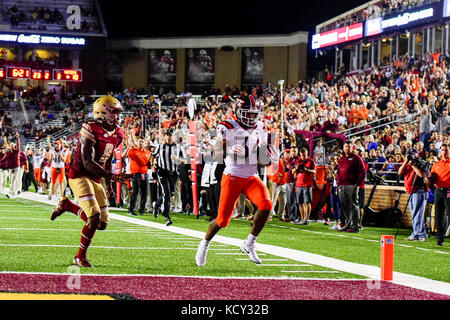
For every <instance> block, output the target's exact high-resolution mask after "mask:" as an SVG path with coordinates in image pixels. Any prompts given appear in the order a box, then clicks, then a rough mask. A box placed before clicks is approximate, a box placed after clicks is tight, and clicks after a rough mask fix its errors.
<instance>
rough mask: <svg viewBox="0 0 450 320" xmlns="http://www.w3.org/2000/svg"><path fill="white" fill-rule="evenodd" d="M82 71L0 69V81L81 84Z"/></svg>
mask: <svg viewBox="0 0 450 320" xmlns="http://www.w3.org/2000/svg"><path fill="white" fill-rule="evenodd" d="M82 74H83V71H82V70H81V69H77V70H72V69H53V70H36V69H31V68H21V67H6V68H4V67H0V79H4V78H7V79H32V80H44V81H50V80H54V81H55V80H56V81H71V82H81V81H82V80H83V78H82Z"/></svg>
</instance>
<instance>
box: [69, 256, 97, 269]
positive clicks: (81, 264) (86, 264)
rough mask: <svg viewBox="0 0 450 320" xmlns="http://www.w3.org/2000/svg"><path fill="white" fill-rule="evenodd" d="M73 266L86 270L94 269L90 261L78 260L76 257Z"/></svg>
mask: <svg viewBox="0 0 450 320" xmlns="http://www.w3.org/2000/svg"><path fill="white" fill-rule="evenodd" d="M73 264H74V265H76V266H78V267H85V268H92V267H93V265H92V264H91V263H90V261H89V260H88V259H86V258H78V257H75V258H74V259H73Z"/></svg>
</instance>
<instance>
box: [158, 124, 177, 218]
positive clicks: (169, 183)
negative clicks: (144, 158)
mask: <svg viewBox="0 0 450 320" xmlns="http://www.w3.org/2000/svg"><path fill="white" fill-rule="evenodd" d="M172 134H173V130H172V129H167V130H166V132H165V143H164V144H158V145H157V147H156V150H155V153H154V156H155V157H156V158H157V161H158V167H157V170H158V182H159V184H160V186H161V190H162V193H161V196H160V197H159V198H158V200H156V202H155V204H154V208H153V215H154V216H155V217H157V216H158V210H159V208H160V207H161V203H163V205H164V209H163V212H162V215H163V216H164V217H165V218H166V226H170V225H171V224H172V223H173V222H172V220H171V219H170V197H171V196H173V194H174V192H175V183H176V181H177V179H178V174H177V166H178V162H179V160H180V158H179V157H178V156H177V155H179V154H180V150H179V149H180V147H179V145H177V144H175V142H174V140H173V137H172Z"/></svg>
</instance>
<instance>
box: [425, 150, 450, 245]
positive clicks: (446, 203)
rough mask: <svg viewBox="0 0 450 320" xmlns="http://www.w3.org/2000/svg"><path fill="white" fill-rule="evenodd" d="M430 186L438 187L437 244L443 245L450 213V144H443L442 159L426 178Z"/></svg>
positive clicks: (435, 193) (436, 191)
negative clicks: (447, 218) (447, 217)
mask: <svg viewBox="0 0 450 320" xmlns="http://www.w3.org/2000/svg"><path fill="white" fill-rule="evenodd" d="M425 183H426V184H427V186H428V187H429V188H433V187H436V189H435V191H434V205H435V214H436V227H437V230H436V240H437V242H436V244H437V245H438V246H442V245H443V243H444V234H445V229H446V221H445V220H446V219H445V213H446V212H447V216H449V215H450V145H449V144H448V143H444V144H442V147H441V160H440V161H437V162H436V163H435V164H434V165H433V167H432V168H431V173H430V175H429V176H428V177H426V178H425Z"/></svg>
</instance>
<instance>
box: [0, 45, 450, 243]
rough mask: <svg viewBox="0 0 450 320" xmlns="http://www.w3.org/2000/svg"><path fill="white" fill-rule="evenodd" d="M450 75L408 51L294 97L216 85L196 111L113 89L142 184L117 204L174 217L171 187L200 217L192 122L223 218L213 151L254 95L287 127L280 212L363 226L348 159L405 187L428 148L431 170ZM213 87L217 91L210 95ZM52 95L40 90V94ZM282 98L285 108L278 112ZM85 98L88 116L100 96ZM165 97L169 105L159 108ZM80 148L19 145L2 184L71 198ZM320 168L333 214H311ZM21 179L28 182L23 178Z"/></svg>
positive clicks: (205, 188)
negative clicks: (244, 98)
mask: <svg viewBox="0 0 450 320" xmlns="http://www.w3.org/2000/svg"><path fill="white" fill-rule="evenodd" d="M449 79H450V69H449V59H448V57H447V56H445V55H436V54H434V55H429V56H427V57H426V59H425V60H416V61H414V60H410V59H409V58H408V57H402V58H401V59H399V60H398V61H393V62H392V64H391V66H390V67H387V68H374V69H372V70H371V71H370V72H367V73H361V74H356V75H351V76H347V75H344V74H340V75H339V74H338V75H331V74H327V76H326V78H324V79H318V80H315V81H312V82H307V81H300V82H298V83H297V84H295V85H292V86H287V87H286V88H284V92H285V94H284V95H283V97H281V92H280V88H279V87H276V86H274V85H272V84H266V85H262V86H255V87H253V88H250V89H249V90H242V91H240V90H237V89H236V88H234V89H231V88H230V87H228V86H227V87H226V88H225V90H224V92H219V89H218V88H213V89H212V92H209V93H205V95H204V96H203V98H204V103H202V104H200V103H199V104H198V106H197V108H196V109H195V110H193V109H192V106H188V103H187V102H188V100H189V97H190V96H189V94H186V95H185V96H184V97H181V98H179V99H176V98H175V95H174V94H173V93H169V94H166V95H162V96H159V97H154V96H149V97H148V98H147V99H146V100H145V102H144V104H141V103H139V101H138V94H140V93H143V92H145V90H136V89H129V90H125V91H124V92H121V93H111V94H113V95H115V96H116V97H117V98H118V99H119V100H120V101H121V102H122V104H123V106H124V107H125V110H126V111H127V113H126V117H125V119H124V122H123V124H122V126H123V128H124V130H125V132H126V139H125V142H124V146H123V149H122V156H119V155H116V159H115V162H114V164H115V167H117V168H116V169H114V170H121V171H125V172H127V173H131V174H134V175H137V177H139V176H140V177H142V179H138V178H137V179H133V180H131V181H128V183H126V184H124V185H122V186H121V190H122V191H121V193H120V200H119V199H117V200H119V201H118V202H119V203H114V202H115V200H116V199H110V200H111V201H112V202H113V204H114V205H117V206H127V207H128V208H129V214H130V215H136V212H135V209H138V210H139V213H141V214H145V213H146V212H150V213H151V214H153V215H155V216H158V214H160V213H161V212H163V215H165V216H166V218H167V219H170V218H169V217H168V216H167V215H168V213H167V212H166V211H168V209H167V208H166V206H167V204H166V203H163V200H162V197H163V195H164V194H167V192H170V194H171V197H170V199H171V204H170V208H171V210H172V211H174V212H184V213H186V214H190V213H192V210H193V199H192V189H191V188H192V185H191V180H190V178H191V176H190V174H191V173H190V168H191V166H190V160H189V159H190V157H189V156H188V155H189V144H188V141H189V135H188V132H189V130H188V123H189V120H191V119H192V120H196V121H197V123H198V124H199V128H198V131H197V137H198V144H197V148H198V150H201V152H202V154H203V155H204V157H203V158H202V159H203V160H202V161H201V162H200V163H198V164H197V166H196V168H197V181H198V186H199V188H198V194H197V196H198V199H199V213H200V215H205V216H209V217H210V219H214V217H215V216H216V215H217V207H218V196H219V194H220V179H221V172H222V171H223V168H224V166H223V164H220V163H214V161H211V160H210V159H209V158H208V156H207V155H208V152H209V151H211V148H212V143H211V141H213V140H214V136H215V129H216V128H217V125H218V124H219V123H221V122H222V121H224V120H230V119H235V116H234V113H233V108H234V103H233V100H234V97H235V96H236V95H245V94H246V95H252V96H253V97H254V98H255V100H256V101H257V104H258V105H259V107H260V108H261V109H262V111H263V113H262V114H263V116H262V119H261V120H262V121H263V122H264V124H265V126H266V128H271V133H278V134H279V135H280V134H281V132H284V133H285V136H284V139H282V141H281V144H282V148H281V150H282V155H281V158H280V163H279V164H280V166H279V169H278V171H275V172H272V170H271V169H270V168H268V169H267V171H266V173H264V171H262V172H261V175H262V178H263V179H264V181H265V182H266V183H267V185H268V186H269V190H270V191H271V195H272V200H273V201H272V202H273V208H272V213H271V216H270V218H269V219H272V218H273V217H275V216H276V217H278V219H279V220H282V221H286V222H291V223H295V224H300V225H307V224H308V223H309V222H308V221H310V220H311V219H312V218H313V219H318V220H322V221H323V222H324V223H325V224H330V228H331V229H335V230H340V231H348V232H359V230H360V229H361V221H360V217H361V215H360V213H361V210H362V209H363V208H364V193H359V199H360V201H359V203H358V204H357V206H358V207H359V209H358V212H356V213H355V212H353V213H349V212H347V211H348V210H349V209H348V208H349V207H351V206H353V207H352V208H353V209H352V210H354V207H355V204H351V205H350V204H345V205H344V206H343V203H342V201H340V195H339V193H340V192H341V191H340V189H339V186H340V185H339V183H342V181H343V178H342V177H340V174H342V170H344V169H343V168H344V167H342V166H345V164H344V163H343V161H344V160H345V159H346V158H348V155H349V154H358V155H359V156H360V158H361V159H362V161H363V162H364V163H365V164H364V170H363V172H368V170H370V172H374V173H375V174H377V175H380V176H382V177H383V178H384V179H385V180H386V182H388V183H389V184H392V185H403V184H405V183H408V181H407V179H406V176H405V179H404V181H402V180H401V179H400V176H403V175H399V169H400V168H401V167H402V166H403V165H404V164H405V163H406V162H407V161H409V157H410V156H411V154H417V155H418V157H419V158H420V159H423V160H424V161H426V162H428V163H429V164H430V168H431V166H432V165H433V164H434V163H436V162H438V161H441V160H442V159H445V155H444V153H445V146H447V148H448V144H449V143H450V139H449V130H450V116H449V115H448V108H449V106H450V100H449V96H450V94H449V89H448V81H449ZM210 93H214V94H216V95H217V96H210ZM219 95H220V96H219ZM41 98H42V97H38V98H37V101H39V100H40V99H41ZM281 99H282V100H283V105H284V110H283V111H281V110H280V108H279V107H278V106H279V105H280V102H281ZM83 103H85V104H84V105H83V107H82V108H81V110H82V112H84V111H85V108H84V107H85V106H86V105H88V104H89V101H87V100H86V101H84V102H83ZM159 103H161V105H163V107H161V111H160V112H159ZM80 112H81V111H80ZM282 112H283V113H282ZM86 117H87V115H86ZM282 119H283V120H284V123H283V124H284V126H283V127H281V123H282ZM4 121H5V120H4ZM5 127H6V128H7V127H8V126H3V128H5ZM297 130H303V131H314V132H321V133H342V134H345V135H346V136H347V142H349V143H346V144H341V145H340V146H339V144H336V143H331V144H329V143H328V142H327V140H326V139H325V140H324V139H316V141H315V143H314V144H315V146H314V148H313V149H309V148H305V147H304V146H303V145H300V144H299V140H298V135H296V132H295V131H297ZM2 136H3V137H5V139H3V143H2V147H1V148H2V149H1V150H2V151H1V152H2V154H3V155H5V154H9V155H15V154H16V152H17V146H18V145H19V146H20V139H19V140H17V141H16V138H17V135H16V134H15V133H14V132H9V133H6V132H3V131H2ZM11 140H12V141H11ZM164 145H169V146H173V145H175V146H176V147H177V148H176V149H175V150H177V153H176V154H174V155H173V158H172V157H171V158H170V159H168V158H167V159H162V160H161V156H160V155H161V150H162V149H161V148H163V146H164ZM74 147H75V144H73V143H72V142H70V141H57V142H56V143H55V144H51V143H46V144H44V145H43V146H42V147H41V148H40V149H35V150H32V149H31V148H27V149H26V150H25V151H24V152H20V154H21V156H20V157H19V159H21V161H19V162H18V163H17V161H13V163H12V164H11V163H10V162H8V161H5V160H3V161H2V159H6V158H7V157H5V156H3V158H2V157H1V156H0V165H1V174H0V178H1V184H0V188H1V190H0V191H2V192H5V190H6V189H5V186H6V181H7V180H8V179H9V180H10V182H11V185H13V188H10V191H9V193H8V195H9V196H10V197H14V196H16V195H17V193H18V192H20V191H22V190H28V188H29V186H30V184H34V187H35V190H36V192H42V193H45V192H46V191H47V190H49V198H52V197H55V198H58V197H61V196H62V195H63V194H70V188H67V178H66V175H67V168H68V166H69V163H70V159H71V154H72V152H73V148H74ZM412 151H414V152H412ZM342 159H344V160H342ZM161 161H173V163H171V164H170V166H171V169H170V170H169V169H167V170H168V171H170V173H171V174H173V176H171V177H173V179H172V178H171V179H168V180H170V183H169V182H168V183H169V186H168V187H167V190H166V189H165V188H166V187H165V185H164V184H162V183H161V181H160V179H159V177H158V174H157V173H158V170H160V169H161V167H162V166H165V165H163V164H162V162H161ZM120 165H121V167H119V166H120ZM11 166H12V167H11ZM320 166H329V170H327V176H326V181H327V184H326V186H327V188H328V190H326V194H327V204H328V205H327V206H326V208H327V210H322V211H319V213H318V214H317V216H314V217H311V211H312V210H311V209H312V208H311V203H312V193H311V192H312V191H311V188H312V187H313V186H314V184H315V178H314V175H315V173H316V172H317V170H318V168H320ZM17 168H20V170H17ZM402 173H403V172H402ZM17 174H19V176H16V175H17ZM22 176H23V178H21V177H22ZM360 178H361V177H355V179H356V180H355V181H358V182H354V183H357V187H358V192H360V190H361V189H364V181H365V180H366V182H367V177H362V180H360ZM22 180H23V184H22V186H20V185H19V181H20V182H22ZM141 180H142V181H144V182H142V181H141ZM13 181H14V183H17V186H16V185H15V184H14V183H13ZM55 186H57V187H58V188H56V187H55ZM49 187H50V188H49ZM352 192H353V191H352ZM427 192H428V193H429V196H430V198H429V201H427V205H428V206H429V207H432V206H433V202H432V198H433V197H432V196H433V189H429V190H428V191H427ZM137 204H139V205H137ZM163 206H164V209H163ZM254 211H255V208H254V206H253V205H252V204H251V202H250V201H249V200H248V199H245V197H241V198H240V200H239V201H238V204H237V206H236V209H235V217H236V218H246V219H252V214H253V213H254ZM344 211H345V212H344ZM447 215H448V213H447ZM332 220H334V223H332V222H331V221H332ZM434 224H435V223H431V222H427V225H428V226H429V227H430V228H431V231H432V232H434V231H435V230H436V227H435V226H434ZM441 229H442V228H441ZM447 235H448V232H447ZM421 239H422V240H423V237H422V238H421ZM416 240H419V238H417V239H416ZM425 240H426V239H425Z"/></svg>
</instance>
